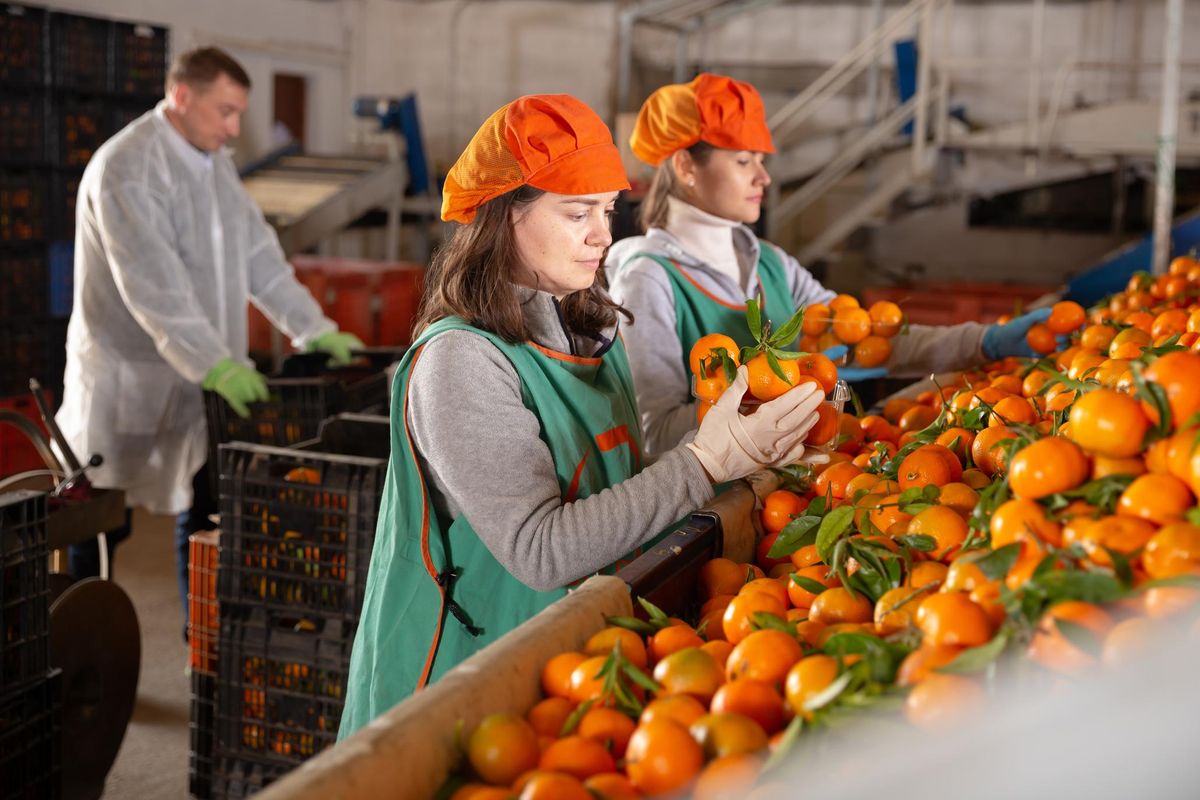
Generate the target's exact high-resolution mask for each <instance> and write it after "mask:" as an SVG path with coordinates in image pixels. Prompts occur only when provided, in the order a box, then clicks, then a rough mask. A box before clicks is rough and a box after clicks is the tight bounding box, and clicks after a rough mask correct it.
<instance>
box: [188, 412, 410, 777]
mask: <svg viewBox="0 0 1200 800" xmlns="http://www.w3.org/2000/svg"><path fill="white" fill-rule="evenodd" d="M359 419H360V420H361V419H367V420H372V422H369V423H360V424H359V427H358V430H360V431H362V434H361V435H359V436H357V437H356V436H350V437H347V436H345V435H337V433H336V432H337V431H339V430H340V431H342V433H343V434H344V426H334V427H333V428H328V427H327V428H324V429H322V436H321V438H320V439H319V440H317V441H310V442H307V443H305V444H304V445H302V446H301V447H297V448H293V449H287V448H280V447H272V446H268V445H254V444H244V443H232V444H227V445H223V446H222V447H221V448H220V465H221V466H220V498H221V500H220V503H221V546H220V570H219V573H218V578H217V596H218V597H219V599H220V640H219V644H218V659H217V660H218V669H217V700H216V716H215V723H216V742H215V746H214V750H213V773H212V782H211V791H212V796H213V797H215V798H227V797H245V796H248V795H250V794H253V793H254V792H256V791H258V790H259V789H261V788H262V787H264V786H266V785H267V784H269V783H271V782H272V781H274V780H275V779H276V778H278V777H280V776H281V775H283V774H284V773H286V772H288V771H290V770H291V769H293V768H294V767H296V766H297V765H298V764H300V763H301V762H303V761H304V760H305V759H307V758H309V757H310V756H313V755H315V754H316V753H318V752H320V751H321V750H323V749H325V748H326V747H329V746H331V745H332V744H333V743H334V740H335V739H336V737H337V730H338V724H339V722H340V720H341V712H342V704H343V696H344V692H345V686H346V674H347V669H348V667H349V662H350V649H351V645H352V644H353V642H354V633H355V630H356V628H357V625H358V617H359V613H360V611H361V609H362V602H363V596H364V594H365V590H366V580H367V568H368V565H369V563H370V558H371V547H372V544H373V542H374V537H375V522H376V518H377V515H378V510H379V502H380V498H381V495H382V491H383V482H384V476H385V473H386V469H387V459H386V453H381V452H379V447H380V442H384V443H386V442H387V439H388V437H387V420H386V418H384V417H375V418H359ZM335 448H337V449H339V450H341V451H343V452H330V451H332V450H334V449H335ZM358 453H369V454H371V455H360V454H358ZM380 455H383V456H384V457H378V456H380Z"/></svg>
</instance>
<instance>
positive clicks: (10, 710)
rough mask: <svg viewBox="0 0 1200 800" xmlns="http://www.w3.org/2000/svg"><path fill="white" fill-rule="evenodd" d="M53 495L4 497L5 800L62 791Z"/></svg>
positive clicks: (0, 540) (1, 663)
mask: <svg viewBox="0 0 1200 800" xmlns="http://www.w3.org/2000/svg"><path fill="white" fill-rule="evenodd" d="M47 556H48V554H47V550H46V495H45V494H42V493H40V492H27V491H21V492H11V493H8V494H4V495H0V799H2V800H15V798H22V799H24V798H34V797H37V798H57V797H59V796H61V793H62V767H61V760H62V753H61V738H62V727H61V723H62V719H61V717H62V703H61V695H62V690H61V681H60V676H61V673H60V672H59V671H58V670H50V669H49V667H48V662H49V616H50V615H49V607H48V605H49V598H50V593H49V586H48V584H47V566H48V565H47Z"/></svg>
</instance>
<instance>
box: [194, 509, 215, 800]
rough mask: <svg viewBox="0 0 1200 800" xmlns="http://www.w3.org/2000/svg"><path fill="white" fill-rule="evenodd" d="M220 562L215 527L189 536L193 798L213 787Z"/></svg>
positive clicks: (208, 793)
mask: <svg viewBox="0 0 1200 800" xmlns="http://www.w3.org/2000/svg"><path fill="white" fill-rule="evenodd" d="M219 560H220V550H219V535H218V533H217V532H216V531H203V532H201V533H194V534H192V535H191V536H190V537H188V649H189V658H188V666H189V667H190V668H191V672H192V700H191V721H190V724H189V727H188V733H189V738H190V742H191V748H190V754H189V756H188V790H189V792H190V793H191V795H192V796H193V797H200V798H206V797H209V796H210V792H211V788H212V759H213V742H214V740H215V737H216V730H215V728H214V724H215V717H216V697H217V640H218V637H219V636H220V634H221V623H220V617H219V615H218V607H217V568H218V564H219Z"/></svg>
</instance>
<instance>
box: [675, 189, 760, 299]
mask: <svg viewBox="0 0 1200 800" xmlns="http://www.w3.org/2000/svg"><path fill="white" fill-rule="evenodd" d="M741 224H742V223H740V222H735V221H734V220H730V219H725V218H724V217H718V216H716V215H715V214H710V213H708V212H707V211H702V210H701V209H699V208H696V207H695V206H693V205H690V204H689V203H685V202H684V201H682V200H680V199H679V198H677V197H674V196H671V197H668V198H667V226H666V227H667V230H668V231H669V232H670V233H671V235H672V236H674V237H675V238H676V239H677V240H678V241H679V245H680V246H681V247H682V248H683V249H684V251H685V252H687V253H690V254H692V255H694V256H696V257H697V258H699V259H701V260H703V261H704V263H706V264H708V265H709V266H710V267H712V268H713V269H715V270H716V271H717V272H720V273H721V274H722V275H725V276H726V277H728V278H729V279H730V280H731V281H733V282H734V283H735V284H736V285H737V286H738V287H740V288H741V289H742V290H745V288H746V279H747V277H748V276H749V272H750V265H749V264H742V263H741V260H740V259H739V258H738V253H737V248H736V246H735V245H734V242H733V232H734V230H735V229H737V228H740V227H741Z"/></svg>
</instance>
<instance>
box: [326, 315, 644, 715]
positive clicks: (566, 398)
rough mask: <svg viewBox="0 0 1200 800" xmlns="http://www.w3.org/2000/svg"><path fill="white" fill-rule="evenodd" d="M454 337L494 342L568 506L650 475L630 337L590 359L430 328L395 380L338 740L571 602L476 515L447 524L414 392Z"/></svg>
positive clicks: (450, 326)
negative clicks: (415, 435)
mask: <svg viewBox="0 0 1200 800" xmlns="http://www.w3.org/2000/svg"><path fill="white" fill-rule="evenodd" d="M450 330H462V331H469V332H471V333H475V334H477V335H479V336H482V337H484V338H485V339H487V340H488V341H489V342H491V343H492V344H493V345H495V346H496V348H497V349H499V350H500V351H501V352H502V353H503V354H504V355H505V357H507V358H508V360H509V361H510V362H511V363H512V365H513V367H514V368H515V369H516V371H517V375H518V376H519V377H520V379H521V400H522V402H523V403H524V404H525V407H526V408H528V409H529V410H530V411H532V412H533V413H534V414H535V415H536V416H537V418H538V420H539V421H540V422H541V438H542V440H543V441H544V442H545V443H546V446H547V447H548V448H549V449H550V453H551V456H552V457H553V459H554V467H555V471H556V473H557V475H558V482H559V486H560V488H561V491H562V497H563V502H564V503H569V502H572V501H574V500H580V499H583V498H585V497H588V496H589V495H592V494H596V493H598V492H601V491H603V490H604V489H606V488H608V487H610V486H613V485H615V484H617V483H620V482H622V481H624V480H627V479H629V478H631V477H632V476H633V475H635V474H637V472H638V471H639V470H640V468H641V465H640V458H641V429H640V427H639V425H638V413H637V406H636V402H635V401H634V394H633V378H632V375H631V373H630V370H629V360H628V358H627V357H626V355H625V347H624V345H623V344H622V343H621V341H620V339H619V338H618V339H617V341H616V342H614V343H613V346H612V348H611V349H610V350H609V351H608V352H607V353H605V354H604V355H603V356H602V357H599V358H579V357H574V356H569V355H564V354H562V353H555V352H553V351H551V350H548V349H546V348H542V347H539V346H538V345H534V344H519V345H513V344H509V343H508V342H505V341H504V340H503V339H501V338H499V337H497V336H495V335H493V334H491V333H488V332H486V331H482V330H479V329H477V328H473V327H471V326H469V325H467V324H466V323H465V322H463V321H462V320H461V319H458V318H453V317H452V318H448V319H443V320H440V321H439V322H437V323H435V324H434V325H431V326H430V327H429V328H427V329H426V330H425V332H424V333H423V334H422V335H421V336H420V337H419V338H418V339H417V341H416V342H414V343H413V346H412V347H411V348H409V350H408V353H407V354H406V356H405V358H404V360H403V361H402V362H401V363H400V367H399V369H398V371H397V374H396V378H395V384H394V390H393V394H392V410H391V457H390V460H389V465H388V474H387V480H386V482H385V486H384V493H383V502H382V504H381V506H380V510H379V523H378V525H377V527H376V533H375V543H374V549H373V551H372V553H371V567H370V570H369V574H368V577H367V590H366V598H365V600H364V602H363V609H362V616H361V618H360V620H359V626H358V634H357V636H356V637H355V641H354V648H353V651H352V653H351V658H350V671H349V677H348V680H347V690H346V704H345V708H344V710H343V712H342V722H341V728H340V730H339V733H338V738H344V737H346V736H348V735H350V734H352V733H353V732H354V731H356V730H358V729H359V728H361V727H362V726H364V725H366V724H367V723H368V722H370V721H371V720H372V719H374V718H375V717H377V716H379V715H380V714H382V713H383V712H385V711H387V710H388V709H390V708H391V707H392V706H394V705H395V704H396V703H398V702H400V701H401V700H403V699H404V698H405V697H407V696H408V695H410V694H411V693H412V692H414V691H415V690H417V689H419V688H421V687H423V686H425V685H426V684H428V683H431V682H433V681H435V680H436V679H437V678H439V677H440V676H441V675H443V674H444V673H445V672H446V671H447V670H449V669H450V668H451V667H453V666H455V665H456V664H458V663H459V662H461V661H462V660H463V659H465V658H467V657H468V656H470V655H472V654H473V653H475V652H476V651H478V650H480V649H481V648H483V647H484V646H485V645H487V644H489V643H491V642H493V641H495V640H496V639H498V638H499V637H501V636H503V635H504V634H505V633H507V632H508V631H510V630H512V629H513V628H515V627H516V626H518V625H520V624H521V623H522V622H524V621H525V620H527V619H529V618H530V617H532V616H533V615H535V614H536V613H537V612H539V611H541V610H542V609H544V608H545V607H546V606H548V605H550V604H551V603H553V602H554V601H555V600H557V599H559V598H560V597H562V596H563V595H564V594H566V589H565V588H562V589H556V590H554V591H549V592H537V591H534V590H533V589H530V588H529V587H527V586H525V585H524V584H523V583H521V582H520V581H518V580H517V579H516V578H514V577H513V576H512V575H511V574H509V572H508V571H507V570H506V569H504V567H503V566H501V565H500V563H499V562H498V561H496V559H495V558H494V557H493V556H492V554H491V553H490V552H489V551H488V549H487V547H485V546H484V544H483V543H482V542H481V541H480V540H479V537H478V535H477V534H476V533H475V531H474V530H473V529H472V527H471V523H470V522H469V521H468V520H467V518H466V517H465V516H460V517H458V518H457V519H455V520H453V521H451V520H449V519H445V518H443V517H442V516H441V515H440V514H438V513H437V511H436V510H435V508H434V506H433V504H432V502H431V499H430V495H429V486H428V485H427V483H426V481H425V477H424V475H423V474H422V472H421V468H420V465H419V463H418V461H417V456H416V452H415V450H414V448H413V445H412V441H411V439H410V437H409V432H408V426H407V424H406V419H407V416H406V410H407V398H408V382H409V377H410V375H411V374H412V368H413V365H414V364H415V363H416V361H417V359H418V358H420V354H421V349H422V346H423V345H424V344H425V343H427V342H428V341H429V340H430V339H432V338H433V337H435V336H437V335H438V334H441V333H444V332H446V331H450ZM498 468H500V467H499V465H498ZM632 555H636V553H634V554H631V556H632ZM618 563H621V562H618Z"/></svg>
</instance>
